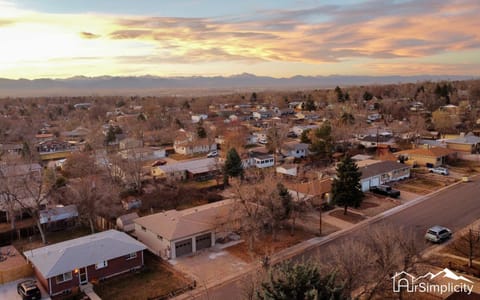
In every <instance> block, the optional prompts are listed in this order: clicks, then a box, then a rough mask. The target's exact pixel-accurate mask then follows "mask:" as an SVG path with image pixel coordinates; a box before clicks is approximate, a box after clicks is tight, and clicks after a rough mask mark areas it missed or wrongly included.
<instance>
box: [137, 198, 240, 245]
mask: <svg viewBox="0 0 480 300" xmlns="http://www.w3.org/2000/svg"><path fill="white" fill-rule="evenodd" d="M234 213H235V211H234V202H233V200H231V199H229V200H223V201H218V202H214V203H210V204H205V205H201V206H197V207H193V208H189V209H185V210H181V211H178V210H169V211H166V212H161V213H157V214H153V215H149V216H145V217H142V218H138V219H135V220H134V221H133V222H134V223H136V224H138V225H140V226H144V227H145V228H148V230H149V231H151V232H153V233H155V234H159V235H161V236H162V237H163V238H166V239H167V240H169V241H173V240H177V239H181V238H184V237H187V236H191V235H194V234H198V233H201V232H206V231H211V230H214V229H215V228H216V227H217V226H219V225H220V224H222V223H224V222H225V221H226V218H231V217H232V214H234Z"/></svg>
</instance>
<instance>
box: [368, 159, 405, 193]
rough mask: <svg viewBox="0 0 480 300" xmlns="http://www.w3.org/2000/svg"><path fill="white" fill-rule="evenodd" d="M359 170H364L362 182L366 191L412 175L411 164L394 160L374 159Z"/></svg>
mask: <svg viewBox="0 0 480 300" xmlns="http://www.w3.org/2000/svg"><path fill="white" fill-rule="evenodd" d="M359 170H360V172H362V176H361V179H360V184H361V188H362V191H364V192H366V191H368V190H369V189H370V188H371V187H374V186H378V185H380V184H385V183H389V182H392V181H398V180H402V179H405V178H409V177H410V166H407V165H405V164H401V163H398V162H394V161H376V162H375V161H374V162H372V163H371V164H365V165H364V166H363V167H360V168H359Z"/></svg>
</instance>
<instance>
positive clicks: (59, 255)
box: [24, 230, 146, 296]
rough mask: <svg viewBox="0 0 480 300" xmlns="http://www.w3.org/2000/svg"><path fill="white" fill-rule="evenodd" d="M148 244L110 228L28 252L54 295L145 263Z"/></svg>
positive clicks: (73, 289) (43, 282)
mask: <svg viewBox="0 0 480 300" xmlns="http://www.w3.org/2000/svg"><path fill="white" fill-rule="evenodd" d="M145 249H146V247H145V245H143V244H142V243H140V242H139V241H137V240H135V239H133V238H132V237H130V236H128V235H127V234H125V233H123V232H120V231H117V230H108V231H104V232H100V233H96V234H92V235H88V236H84V237H81V238H77V239H73V240H69V241H65V242H61V243H57V244H53V245H49V246H46V247H42V248H38V249H34V250H30V251H26V252H24V255H25V256H26V257H27V259H28V261H29V262H31V263H32V265H33V268H34V272H35V275H36V277H37V279H38V281H39V282H40V283H41V284H42V285H43V286H44V287H45V289H46V290H47V292H48V293H49V294H50V296H57V295H61V294H69V293H71V292H74V291H75V290H77V289H78V288H79V286H80V285H82V284H86V283H88V282H89V281H96V280H102V279H106V278H109V277H113V276H116V275H120V274H122V273H125V272H129V271H133V270H136V269H139V268H140V267H142V266H143V250H145Z"/></svg>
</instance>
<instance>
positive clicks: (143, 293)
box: [94, 252, 190, 300]
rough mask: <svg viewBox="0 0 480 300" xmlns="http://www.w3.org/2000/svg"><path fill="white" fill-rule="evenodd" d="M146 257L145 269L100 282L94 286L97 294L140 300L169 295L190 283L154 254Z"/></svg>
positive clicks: (103, 296)
mask: <svg viewBox="0 0 480 300" xmlns="http://www.w3.org/2000/svg"><path fill="white" fill-rule="evenodd" d="M144 255H145V268H144V269H142V270H141V271H139V272H134V273H127V274H124V275H121V276H118V277H115V278H111V279H108V280H105V281H104V282H100V283H98V284H96V285H95V286H94V290H95V292H96V293H97V294H98V295H99V296H100V297H101V298H102V299H117V300H122V299H125V300H130V299H139V300H140V299H148V298H153V297H158V296H162V295H168V294H169V293H171V292H173V291H176V290H178V289H181V288H184V287H186V286H187V285H188V284H189V283H190V282H188V281H187V280H186V279H185V278H183V277H182V276H181V275H180V274H179V273H177V272H175V271H173V270H172V269H171V268H169V267H167V266H166V264H165V263H164V262H162V261H160V259H158V258H156V257H154V256H153V254H150V253H149V252H145V254H144Z"/></svg>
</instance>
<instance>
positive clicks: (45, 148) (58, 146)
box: [36, 139, 78, 161]
mask: <svg viewBox="0 0 480 300" xmlns="http://www.w3.org/2000/svg"><path fill="white" fill-rule="evenodd" d="M36 148H37V151H38V153H39V155H40V159H41V160H43V161H46V160H55V159H62V158H67V157H68V156H70V155H71V154H72V152H74V151H77V150H78V149H77V148H76V147H75V146H73V145H72V144H70V143H68V142H64V141H62V140H58V139H51V140H46V141H42V142H40V143H38V144H37V147H36Z"/></svg>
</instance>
